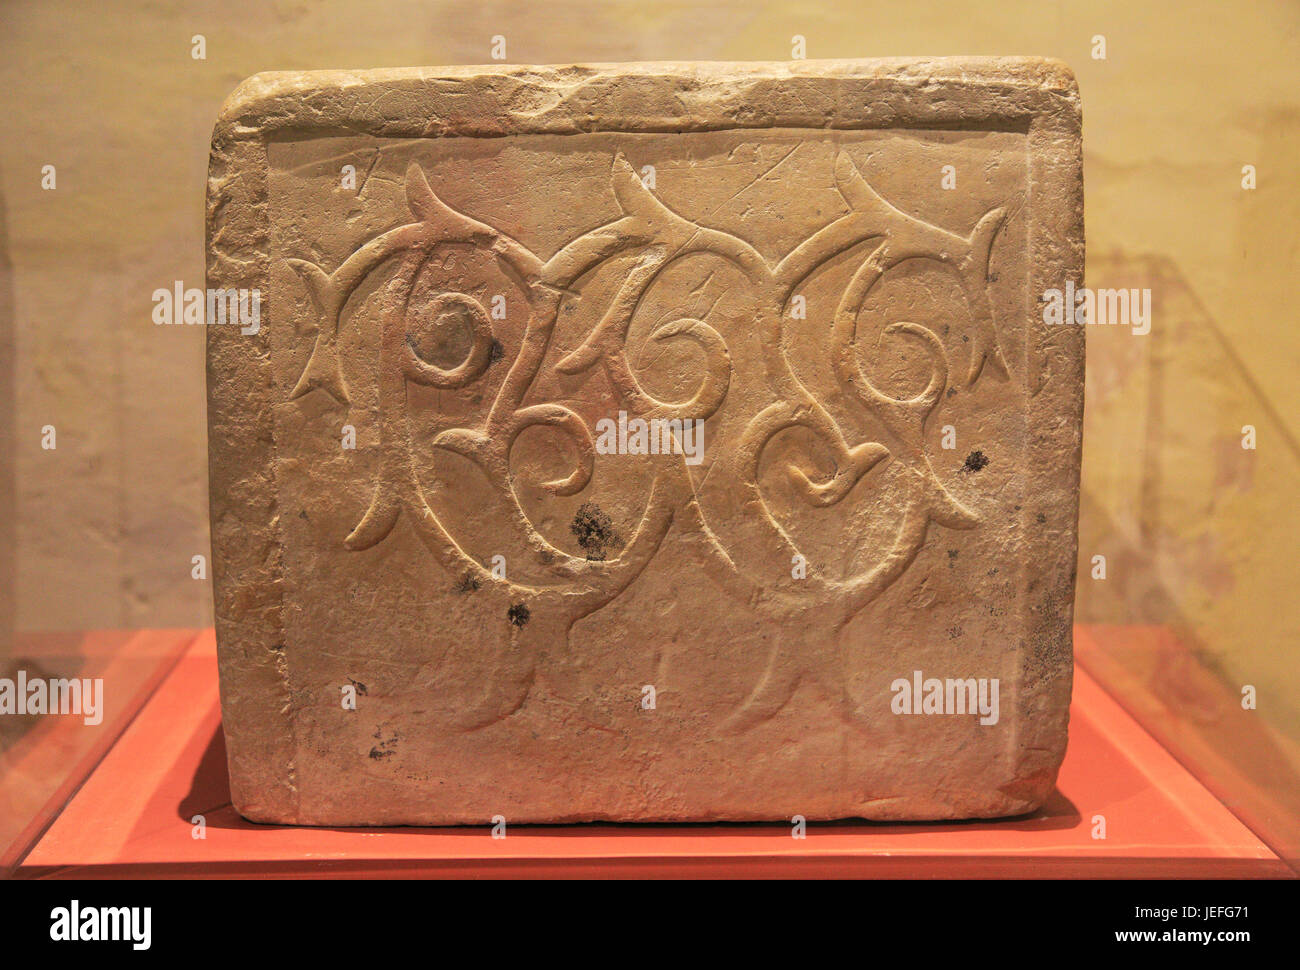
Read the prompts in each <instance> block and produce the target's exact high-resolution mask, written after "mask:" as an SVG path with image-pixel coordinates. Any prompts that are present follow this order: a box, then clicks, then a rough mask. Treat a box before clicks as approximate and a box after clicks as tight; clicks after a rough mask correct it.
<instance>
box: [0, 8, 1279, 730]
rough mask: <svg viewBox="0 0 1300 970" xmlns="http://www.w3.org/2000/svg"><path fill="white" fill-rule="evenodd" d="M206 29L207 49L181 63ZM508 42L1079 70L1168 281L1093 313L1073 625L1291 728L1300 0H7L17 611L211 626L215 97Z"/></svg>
mask: <svg viewBox="0 0 1300 970" xmlns="http://www.w3.org/2000/svg"><path fill="white" fill-rule="evenodd" d="M196 34H202V35H204V38H205V41H206V59H203V60H195V59H193V58H192V56H191V46H192V40H191V39H192V37H193V36H194V35H196ZM498 34H500V35H504V36H505V37H506V40H507V54H508V58H507V59H508V61H509V62H512V63H562V62H573V61H622V60H688V59H713V60H718V59H722V60H747V59H761V60H781V59H787V58H789V57H790V56H791V43H792V37H793V36H794V35H796V34H798V35H802V36H803V37H804V38H806V45H807V54H808V56H809V57H811V58H841V57H872V56H892V55H907V54H918V55H919V54H924V55H939V54H989V55H995V54H1041V55H1049V56H1054V57H1058V58H1061V59H1063V60H1065V61H1066V62H1067V63H1069V64H1070V65H1071V66H1072V67H1073V68H1074V70H1075V72H1076V74H1077V76H1078V79H1079V84H1080V87H1081V90H1082V95H1083V103H1084V149H1085V151H1084V167H1085V177H1086V206H1087V235H1088V248H1089V282H1090V283H1091V284H1092V285H1094V286H1133V287H1150V288H1151V289H1152V292H1153V300H1154V324H1153V328H1152V333H1151V334H1150V335H1149V336H1147V337H1135V336H1133V335H1132V334H1130V333H1129V332H1128V331H1127V330H1125V329H1123V328H1110V329H1102V328H1090V332H1089V351H1088V352H1089V365H1088V366H1089V372H1088V381H1089V387H1088V419H1087V420H1088V424H1087V433H1086V434H1087V436H1086V446H1085V452H1086V457H1085V470H1084V490H1085V498H1084V510H1085V512H1084V523H1083V530H1082V532H1083V534H1082V548H1081V556H1080V559H1081V571H1080V577H1081V578H1080V593H1079V605H1080V618H1081V619H1083V620H1086V621H1090V622H1104V623H1112V624H1163V625H1167V626H1171V627H1175V628H1177V629H1178V630H1179V631H1180V635H1181V636H1183V637H1184V639H1185V640H1186V641H1187V642H1188V643H1189V644H1191V645H1192V646H1191V649H1193V650H1194V651H1195V652H1196V653H1197V655H1198V656H1199V657H1201V658H1202V659H1203V660H1204V661H1205V662H1206V663H1208V664H1210V665H1212V666H1213V667H1214V669H1216V670H1217V671H1219V672H1220V674H1221V676H1222V678H1223V680H1224V682H1225V683H1226V684H1229V685H1236V684H1241V683H1251V684H1256V685H1259V687H1260V690H1261V712H1264V713H1266V715H1267V717H1268V718H1269V719H1270V721H1271V722H1272V723H1274V724H1276V725H1278V726H1280V727H1281V728H1282V729H1283V730H1284V731H1285V732H1286V733H1288V734H1289V735H1290V736H1291V738H1292V739H1293V740H1294V739H1296V738H1300V701H1298V700H1297V698H1300V664H1297V662H1296V658H1295V649H1296V645H1297V642H1300V609H1297V607H1296V601H1297V592H1296V579H1295V576H1296V572H1297V570H1296V566H1295V564H1294V561H1293V560H1294V557H1295V552H1296V549H1297V545H1298V543H1297V533H1298V532H1300V530H1298V529H1297V519H1298V518H1300V515H1298V513H1297V511H1296V505H1295V503H1296V496H1297V491H1298V490H1297V483H1298V482H1300V445H1298V444H1297V434H1298V429H1297V427H1296V415H1297V413H1300V411H1298V407H1297V406H1298V405H1300V383H1298V382H1297V380H1296V374H1297V372H1298V370H1297V365H1298V364H1300V329H1298V328H1297V317H1296V312H1295V302H1296V301H1295V298H1296V296H1297V289H1298V287H1297V269H1300V260H1298V258H1297V257H1298V253H1297V247H1298V246H1300V243H1298V241H1297V240H1298V239H1300V234H1298V233H1297V226H1298V225H1300V194H1298V192H1297V187H1298V186H1300V4H1297V3H1295V2H1294V0H1292V2H1255V3H1251V2H1247V3H1234V4H1228V3H1219V2H1203V0H1202V2H1186V3H1183V2H1166V3H1141V4H1138V3H1133V2H1131V0H1121V2H1110V0H1098V2H1089V3H1075V2H1057V3H1051V2H1025V3H1014V2H1003V3H991V4H972V3H969V2H966V0H912V2H909V3H905V4H897V3H885V2H870V3H867V2H833V3H831V2H828V3H817V2H807V0H799V2H795V0H743V2H725V3H712V4H708V3H695V2H677V0H654V2H645V0H637V2H625V0H609V2H603V3H566V2H556V0H549V2H546V3H526V2H514V0H509V2H506V0H482V2H468V0H454V2H448V3H430V2H396V3H345V2H341V0H322V2H307V0H299V2H288V0H281V2H262V0H227V2H220V3H216V2H188V3H186V2H176V3H163V2H150V0H126V2H120V3H96V2H89V3H39V2H12V0H6V2H4V3H3V4H2V5H0V53H3V57H0V85H2V86H3V90H4V91H5V92H6V95H7V98H6V124H5V127H4V132H5V134H4V136H3V138H2V139H0V435H3V436H4V439H5V440H4V441H3V443H2V446H0V629H3V630H5V631H7V632H12V631H15V630H16V631H19V632H24V631H41V630H51V629H78V628H122V627H146V626H198V625H206V624H208V623H209V622H210V613H211V607H210V598H209V592H208V586H207V584H206V583H205V582H200V581H196V580H194V579H192V578H191V557H192V556H194V555H196V554H206V553H207V551H208V544H207V524H206V466H205V448H206V443H205V437H204V421H205V417H204V390H203V341H204V334H203V333H202V332H201V328H197V327H194V328H190V327H156V326H155V325H154V324H153V323H152V321H151V318H150V312H151V309H152V304H151V294H152V292H153V291H154V290H155V289H156V288H158V287H169V286H172V285H173V283H174V281H176V280H182V281H184V282H185V284H186V285H187V286H201V285H202V282H201V281H202V279H203V272H204V262H203V216H204V207H203V196H204V187H205V176H206V166H207V156H208V139H209V135H210V132H211V126H212V123H213V120H214V118H215V115H216V111H217V108H218V106H219V105H220V103H221V101H222V100H223V99H224V97H225V96H226V95H227V94H228V93H229V92H230V91H231V90H232V89H233V88H234V87H235V85H236V84H237V83H238V82H239V81H240V80H242V79H243V78H244V77H246V76H248V75H250V74H253V73H256V72H258V71H264V70H296V69H311V68H339V67H345V68H367V67H399V66H411V65H437V64H466V63H484V62H488V61H489V60H490V53H489V51H490V45H491V42H492V41H491V38H492V37H493V36H494V35H498ZM1098 35H1101V36H1103V37H1104V38H1105V47H1106V57H1105V59H1104V60H1103V59H1096V58H1094V56H1093V53H1094V50H1095V47H1096V41H1095V38H1096V37H1097V36H1098ZM45 165H53V166H55V168H56V173H57V176H56V177H57V188H56V189H55V190H53V191H46V190H43V189H42V188H41V179H42V166H45ZM1244 165H1254V166H1255V167H1256V170H1257V173H1258V175H1257V178H1258V187H1257V188H1256V189H1255V190H1253V191H1247V190H1245V189H1243V188H1242V184H1241V179H1242V166H1244ZM936 177H937V176H936ZM1246 424H1250V425H1254V426H1255V427H1256V428H1257V433H1258V449H1257V450H1256V451H1253V452H1248V451H1245V450H1243V449H1242V448H1241V447H1240V440H1241V428H1242V426H1243V425H1246ZM45 425H54V426H55V427H56V429H57V445H58V447H57V448H56V449H55V450H52V451H50V450H44V449H42V447H41V435H42V431H41V429H42V427H43V426H45ZM1094 554H1103V555H1106V556H1107V557H1108V575H1107V578H1106V579H1105V580H1104V581H1097V580H1093V579H1091V578H1090V569H1091V566H1090V563H1091V556H1092V555H1094Z"/></svg>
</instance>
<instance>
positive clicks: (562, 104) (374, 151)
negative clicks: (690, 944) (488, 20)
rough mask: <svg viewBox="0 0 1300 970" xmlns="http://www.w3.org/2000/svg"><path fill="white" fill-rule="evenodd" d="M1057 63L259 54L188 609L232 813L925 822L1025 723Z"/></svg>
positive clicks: (1054, 399) (243, 145)
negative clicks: (245, 316)
mask: <svg viewBox="0 0 1300 970" xmlns="http://www.w3.org/2000/svg"><path fill="white" fill-rule="evenodd" d="M1080 117H1081V116H1080V106H1079V99H1078V94H1077V88H1076V86H1075V83H1074V79H1073V77H1072V76H1071V75H1070V73H1069V71H1068V69H1066V68H1064V67H1063V66H1062V65H1060V64H1058V63H1056V62H1052V61H1045V60H1039V59H1027V58H1015V59H1002V58H996V59H993V58H990V59H930V60H881V61H831V62H793V63H782V64H628V65H594V66H575V67H557V68H521V67H506V66H498V67H481V68H475V67H459V68H437V69H419V70H401V71H364V72H311V73H299V74H263V75H258V76H256V77H253V78H251V79H249V80H248V81H246V82H244V84H243V85H241V86H240V87H239V89H238V90H237V91H235V93H234V94H232V96H231V97H230V99H229V100H228V102H227V104H226V105H225V107H224V108H223V109H222V112H221V116H220V119H219V121H218V123H217V126H216V130H215V132H214V135H213V144H212V159H211V166H210V177H209V184H208V286H209V288H210V289H222V290H248V291H250V292H251V291H252V290H256V291H257V292H258V293H259V294H260V296H261V301H260V320H259V325H258V326H257V327H256V328H253V327H234V326H230V325H226V326H215V325H214V326H210V327H209V330H208V334H209V336H208V398H209V449H210V482H211V519H212V541H213V573H214V586H215V613H216V626H217V637H218V648H219V661H220V672H221V693H222V708H223V719H224V729H225V732H226V739H227V750H228V753H229V764H230V774H231V786H232V793H233V796H234V800H235V805H236V807H237V808H238V809H239V811H240V812H242V813H243V814H244V815H245V816H247V817H248V818H251V819H254V820H257V821H267V822H280V823H299V824H313V825H391V824H485V825H486V824H491V823H492V822H493V820H494V819H504V820H505V821H506V822H507V824H508V823H515V822H521V823H522V822H561V821H583V820H595V819H612V820H623V821H699V820H720V819H736V820H757V819H772V820H775V819H784V820H789V819H791V818H792V817H794V816H803V817H804V818H806V819H809V820H815V819H828V818H842V817H865V818H871V819H946V818H968V817H994V816H1004V815H1014V814H1019V813H1023V812H1027V811H1031V810H1032V809H1034V808H1035V807H1037V806H1038V805H1039V804H1040V803H1041V802H1042V801H1043V799H1044V798H1045V797H1046V796H1047V794H1048V793H1049V792H1050V791H1051V788H1052V786H1053V783H1054V780H1055V777H1056V772H1057V768H1058V766H1059V764H1060V762H1061V759H1062V757H1063V755H1064V750H1065V744H1066V725H1067V719H1068V707H1069V698H1070V682H1071V666H1072V658H1071V639H1070V638H1071V619H1072V609H1073V595H1074V569H1075V553H1076V522H1077V510H1078V481H1079V457H1080V433H1081V432H1080V428H1081V412H1082V392H1083V362H1084V359H1083V328H1082V327H1075V326H1050V325H1048V324H1047V323H1045V322H1044V320H1043V315H1042V313H1041V310H1040V307H1039V297H1040V295H1041V294H1042V293H1044V292H1045V291H1046V290H1047V289H1050V288H1053V287H1058V288H1059V287H1060V286H1062V285H1063V283H1064V281H1066V280H1074V281H1076V282H1081V281H1082V267H1083V223H1082V173H1081V164H1080Z"/></svg>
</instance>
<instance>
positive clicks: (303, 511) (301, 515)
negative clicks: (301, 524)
mask: <svg viewBox="0 0 1300 970" xmlns="http://www.w3.org/2000/svg"><path fill="white" fill-rule="evenodd" d="M298 518H300V519H306V518H307V510H306V509H299V510H298Z"/></svg>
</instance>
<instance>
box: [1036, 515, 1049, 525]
mask: <svg viewBox="0 0 1300 970" xmlns="http://www.w3.org/2000/svg"><path fill="white" fill-rule="evenodd" d="M1034 518H1036V519H1037V520H1038V524H1039V525H1047V516H1045V515H1043V513H1042V512H1039V513H1038V514H1037V515H1036V516H1034Z"/></svg>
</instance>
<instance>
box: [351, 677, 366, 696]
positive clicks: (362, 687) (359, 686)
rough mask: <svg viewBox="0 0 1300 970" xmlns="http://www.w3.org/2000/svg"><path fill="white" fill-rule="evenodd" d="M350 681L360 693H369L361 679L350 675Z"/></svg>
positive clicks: (363, 694)
mask: <svg viewBox="0 0 1300 970" xmlns="http://www.w3.org/2000/svg"><path fill="white" fill-rule="evenodd" d="M348 683H349V684H351V685H352V686H353V687H355V688H356V689H357V693H358V694H361V695H362V696H365V694H366V693H367V691H366V685H365V684H363V683H361V682H360V681H359V680H353V679H352V678H351V677H349V678H348Z"/></svg>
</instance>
